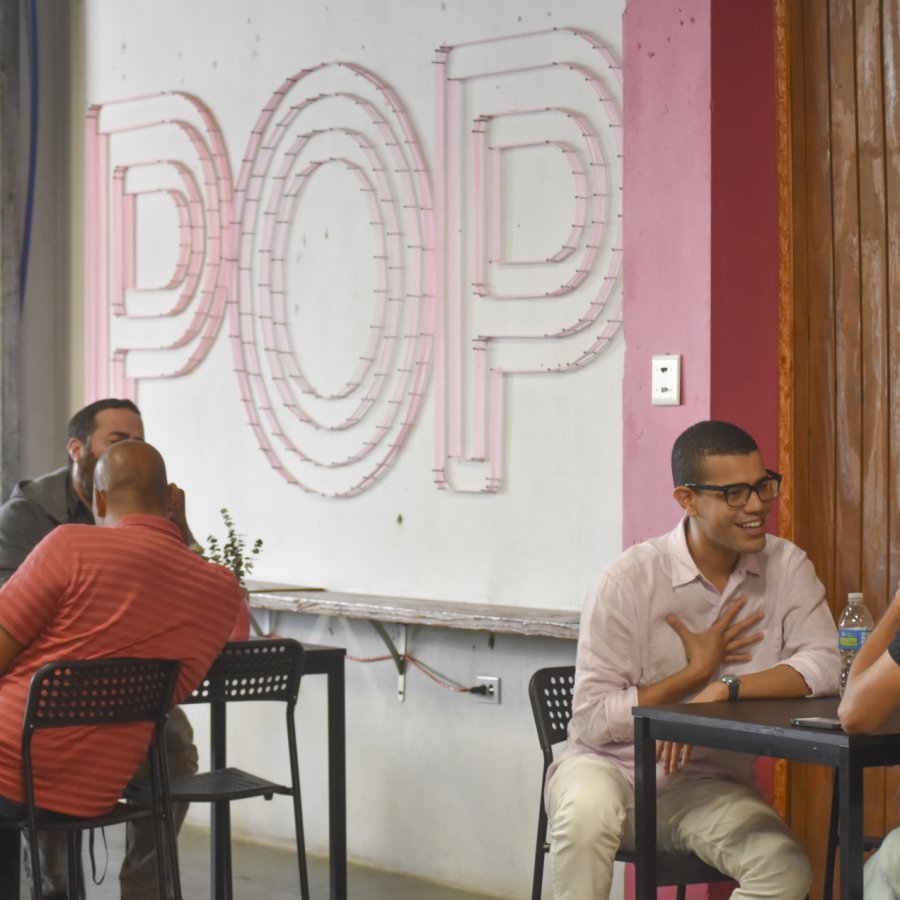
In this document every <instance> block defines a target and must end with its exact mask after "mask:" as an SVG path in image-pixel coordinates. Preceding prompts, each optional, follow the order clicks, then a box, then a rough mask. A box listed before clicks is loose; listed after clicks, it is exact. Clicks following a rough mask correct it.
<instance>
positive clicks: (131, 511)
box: [93, 441, 169, 527]
mask: <svg viewBox="0 0 900 900" xmlns="http://www.w3.org/2000/svg"><path fill="white" fill-rule="evenodd" d="M93 500H94V504H93V505H94V518H95V519H96V520H97V524H98V525H105V526H107V527H112V526H114V525H115V524H116V523H117V522H118V521H119V519H121V518H123V517H124V516H130V515H136V514H138V515H149V516H162V517H163V518H168V516H169V483H168V477H167V476H166V464H165V463H164V462H163V458H162V457H161V456H160V455H159V451H158V450H156V448H155V447H152V446H151V445H150V444H147V443H145V442H144V441H120V442H119V443H118V444H113V445H112V447H110V448H109V449H108V450H107V451H106V452H105V453H104V454H103V455H102V456H101V457H100V459H99V460H97V467H96V469H95V470H94V497H93Z"/></svg>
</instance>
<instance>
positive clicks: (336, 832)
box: [328, 657, 347, 900]
mask: <svg viewBox="0 0 900 900" xmlns="http://www.w3.org/2000/svg"><path fill="white" fill-rule="evenodd" d="M345 728H346V725H345V719H344V658H343V657H341V658H340V660H339V661H338V662H337V663H336V664H334V665H333V666H331V667H330V668H329V670H328V829H329V846H330V851H329V861H330V865H331V879H330V881H331V900H347V749H346V732H345Z"/></svg>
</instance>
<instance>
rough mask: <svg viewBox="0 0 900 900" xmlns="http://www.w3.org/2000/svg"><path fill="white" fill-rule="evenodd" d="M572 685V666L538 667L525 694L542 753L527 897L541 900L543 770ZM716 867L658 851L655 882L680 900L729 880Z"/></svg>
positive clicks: (558, 736)
mask: <svg viewBox="0 0 900 900" xmlns="http://www.w3.org/2000/svg"><path fill="white" fill-rule="evenodd" d="M574 685H575V666H555V667H552V668H547V669H538V671H537V672H535V673H534V675H532V676H531V682H530V683H529V685H528V696H529V697H530V698H531V710H532V712H533V713H534V724H535V725H536V726H537V733H538V741H539V742H540V745H541V751H542V752H543V754H544V770H543V772H542V774H541V793H540V805H539V809H538V829H537V842H536V844H535V848H534V878H533V880H532V885H531V900H541V888H542V886H543V881H544V856H545V854H546V853H547V852H548V851H549V849H550V843H549V841H548V840H547V813H546V811H545V809H544V782H545V780H546V778H547V770H548V769H549V768H550V764H551V763H552V762H553V747H554V745H555V744H559V743H562V741H564V740H565V739H566V729H567V727H568V724H569V719H571V718H572V689H573V687H574ZM616 859H617V860H618V861H619V862H629V863H633V862H634V860H635V854H634V852H633V851H628V850H619V852H618V853H617V854H616ZM731 880H732V879H731V878H730V877H729V876H727V875H723V874H722V873H721V872H720V871H719V870H718V869H714V868H713V867H712V866H709V865H707V864H706V863H705V862H703V861H702V860H701V859H698V858H697V857H696V856H694V855H693V854H687V853H664V852H660V853H659V854H658V855H657V858H656V883H657V886H658V887H666V886H669V885H676V886H677V887H678V892H677V893H678V900H684V897H685V887H686V885H689V884H708V883H712V882H719V881H731Z"/></svg>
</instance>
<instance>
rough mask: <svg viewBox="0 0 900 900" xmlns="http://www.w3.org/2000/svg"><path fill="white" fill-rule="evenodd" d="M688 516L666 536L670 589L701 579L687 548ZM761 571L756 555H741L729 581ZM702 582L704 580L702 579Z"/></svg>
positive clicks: (701, 575)
mask: <svg viewBox="0 0 900 900" xmlns="http://www.w3.org/2000/svg"><path fill="white" fill-rule="evenodd" d="M688 518H689V517H688V516H685V517H684V518H683V519H682V520H681V521H680V522H679V523H678V524H677V525H676V526H675V528H673V529H672V531H670V532H669V536H668V541H667V544H668V552H669V558H670V559H671V561H672V576H671V577H672V587H680V586H681V585H684V584H689V583H690V582H692V581H696V580H697V579H699V578H703V573H702V572H701V571H700V570H699V569H698V568H697V563H695V562H694V557H693V556H691V551H690V549H689V548H688V542H687V522H688ZM760 571H761V565H760V559H759V554H758V553H742V554H741V555H740V556H739V557H738V561H737V563H736V565H735V567H734V571H733V572H732V573H731V578H730V579H729V581H731V579H733V578H734V577H735V576H737V577H738V578H739V579H742V578H743V577H744V576H745V575H759V574H760ZM703 580H704V581H705V580H706V579H703Z"/></svg>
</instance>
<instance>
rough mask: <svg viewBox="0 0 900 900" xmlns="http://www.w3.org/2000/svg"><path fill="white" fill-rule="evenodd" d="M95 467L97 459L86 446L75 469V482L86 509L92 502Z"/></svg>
mask: <svg viewBox="0 0 900 900" xmlns="http://www.w3.org/2000/svg"><path fill="white" fill-rule="evenodd" d="M96 466H97V457H96V456H95V455H94V452H93V451H92V450H91V448H90V445H88V447H86V448H85V451H84V453H82V454H81V459H80V460H79V461H78V463H77V464H76V467H75V482H76V484H77V485H78V489H79V490H80V491H81V493H82V495H83V497H84V500H83V502H84V503H85V504H86V505H87V508H88V509H90V508H91V506H92V504H93V502H94V469H95V468H96Z"/></svg>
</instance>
